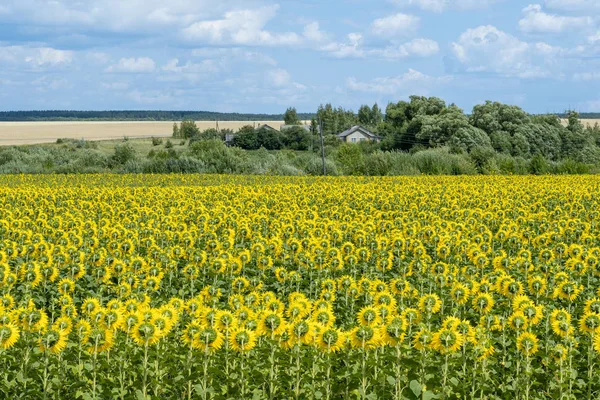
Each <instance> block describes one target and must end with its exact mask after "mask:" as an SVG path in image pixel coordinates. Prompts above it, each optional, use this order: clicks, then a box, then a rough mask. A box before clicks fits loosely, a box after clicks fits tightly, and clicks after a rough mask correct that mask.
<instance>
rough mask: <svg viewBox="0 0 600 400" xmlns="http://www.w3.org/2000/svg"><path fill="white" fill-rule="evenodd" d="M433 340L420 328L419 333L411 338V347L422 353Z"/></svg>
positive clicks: (428, 332) (428, 333)
mask: <svg viewBox="0 0 600 400" xmlns="http://www.w3.org/2000/svg"><path fill="white" fill-rule="evenodd" d="M432 340H433V335H432V334H431V332H430V331H429V329H427V328H421V330H419V332H417V333H416V334H415V337H414V338H413V346H414V348H415V349H417V350H419V351H422V350H425V349H427V348H429V346H430V345H431V341H432Z"/></svg>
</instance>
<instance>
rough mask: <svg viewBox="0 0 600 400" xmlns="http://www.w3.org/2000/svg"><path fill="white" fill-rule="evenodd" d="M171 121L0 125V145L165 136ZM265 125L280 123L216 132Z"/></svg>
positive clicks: (236, 124) (206, 124)
mask: <svg viewBox="0 0 600 400" xmlns="http://www.w3.org/2000/svg"><path fill="white" fill-rule="evenodd" d="M173 123H174V122H173V121H110V122H105V121H83V122H82V121H48V122H0V146H9V145H21V144H36V143H52V142H55V141H56V139H86V140H112V139H122V138H123V137H125V136H126V137H129V138H141V137H151V136H154V137H168V136H171V134H172V130H173ZM196 124H197V125H198V127H199V128H200V130H205V129H209V128H215V122H214V121H198V122H196ZM261 124H268V125H271V126H272V127H273V128H276V129H279V126H280V125H282V124H283V121H223V122H219V128H220V129H232V130H234V131H237V130H238V129H240V128H241V127H242V126H244V125H253V126H254V125H255V126H258V125H261Z"/></svg>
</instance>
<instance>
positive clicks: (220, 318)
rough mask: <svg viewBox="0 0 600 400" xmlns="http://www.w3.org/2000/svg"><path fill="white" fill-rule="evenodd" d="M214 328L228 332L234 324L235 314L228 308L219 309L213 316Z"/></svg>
mask: <svg viewBox="0 0 600 400" xmlns="http://www.w3.org/2000/svg"><path fill="white" fill-rule="evenodd" d="M215 321H216V323H215V325H216V328H217V329H219V330H220V331H223V332H228V331H229V330H231V329H233V328H234V326H235V321H236V319H235V315H234V314H233V313H232V312H231V311H228V310H219V311H218V312H217V315H216V318H215Z"/></svg>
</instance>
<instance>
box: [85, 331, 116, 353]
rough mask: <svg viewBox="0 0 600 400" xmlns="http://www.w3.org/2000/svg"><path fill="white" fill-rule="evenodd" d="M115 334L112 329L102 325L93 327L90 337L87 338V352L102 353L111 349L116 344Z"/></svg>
mask: <svg viewBox="0 0 600 400" xmlns="http://www.w3.org/2000/svg"><path fill="white" fill-rule="evenodd" d="M114 342H115V341H114V334H113V331H111V330H110V329H103V328H100V327H96V328H93V329H92V330H91V331H90V333H89V337H88V338H87V340H86V343H85V344H87V348H86V350H87V352H88V353H91V354H94V353H102V352H104V351H107V350H110V349H111V347H112V346H113V344H114Z"/></svg>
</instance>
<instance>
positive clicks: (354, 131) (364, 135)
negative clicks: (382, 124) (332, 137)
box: [336, 125, 381, 143]
mask: <svg viewBox="0 0 600 400" xmlns="http://www.w3.org/2000/svg"><path fill="white" fill-rule="evenodd" d="M336 136H337V137H338V138H340V139H341V140H343V141H344V142H347V143H358V142H364V141H371V140H373V141H376V142H379V140H380V139H381V138H380V137H379V136H377V135H375V134H374V133H373V132H371V131H369V130H368V129H366V128H363V127H362V126H359V125H356V126H353V127H352V128H350V129H348V130H345V131H344V132H342V133H338V134H337V135H336Z"/></svg>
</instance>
